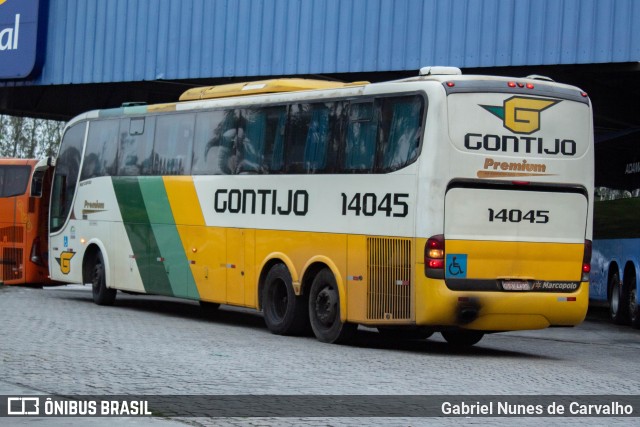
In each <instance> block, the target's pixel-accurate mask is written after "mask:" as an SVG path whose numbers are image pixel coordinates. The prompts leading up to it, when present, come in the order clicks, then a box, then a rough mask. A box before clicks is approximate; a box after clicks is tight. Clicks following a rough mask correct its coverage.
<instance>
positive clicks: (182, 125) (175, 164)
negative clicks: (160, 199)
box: [152, 113, 195, 175]
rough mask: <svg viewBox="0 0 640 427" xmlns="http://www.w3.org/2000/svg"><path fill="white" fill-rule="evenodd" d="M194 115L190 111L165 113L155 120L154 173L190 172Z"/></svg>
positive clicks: (180, 173) (182, 173)
mask: <svg viewBox="0 0 640 427" xmlns="http://www.w3.org/2000/svg"><path fill="white" fill-rule="evenodd" d="M194 122H195V116H194V115H193V114H191V113H180V114H166V115H162V116H159V117H158V118H157V120H156V138H155V144H154V147H153V170H152V173H153V174H154V175H185V174H189V173H191V157H192V156H191V150H192V144H193V130H194Z"/></svg>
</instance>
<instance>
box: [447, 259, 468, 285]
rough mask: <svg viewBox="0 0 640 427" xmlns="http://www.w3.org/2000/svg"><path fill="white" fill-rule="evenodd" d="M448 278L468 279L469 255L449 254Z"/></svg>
mask: <svg viewBox="0 0 640 427" xmlns="http://www.w3.org/2000/svg"><path fill="white" fill-rule="evenodd" d="M446 268H447V271H446V272H445V277H446V278H451V279H462V278H465V277H467V254H447V265H446Z"/></svg>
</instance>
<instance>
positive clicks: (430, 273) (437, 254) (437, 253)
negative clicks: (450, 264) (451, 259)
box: [424, 234, 444, 279]
mask: <svg viewBox="0 0 640 427" xmlns="http://www.w3.org/2000/svg"><path fill="white" fill-rule="evenodd" d="M424 274H425V275H426V276H427V277H430V278H432V279H444V235H442V234H438V235H436V236H431V237H429V239H428V240H427V244H426V245H425V247H424Z"/></svg>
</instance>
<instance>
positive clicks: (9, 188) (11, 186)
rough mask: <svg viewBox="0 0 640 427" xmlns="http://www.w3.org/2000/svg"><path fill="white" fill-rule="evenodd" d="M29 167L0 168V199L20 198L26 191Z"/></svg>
mask: <svg viewBox="0 0 640 427" xmlns="http://www.w3.org/2000/svg"><path fill="white" fill-rule="evenodd" d="M30 173H31V168H30V167H29V166H18V165H16V166H13V165H11V166H4V167H2V168H0V197H14V196H20V195H22V194H24V193H25V192H26V191H27V185H28V184H29V174H30Z"/></svg>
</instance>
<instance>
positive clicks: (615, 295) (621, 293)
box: [609, 273, 629, 325]
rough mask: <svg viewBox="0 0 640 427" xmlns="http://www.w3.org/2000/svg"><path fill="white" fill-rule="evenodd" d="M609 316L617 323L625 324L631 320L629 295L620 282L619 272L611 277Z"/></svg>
mask: <svg viewBox="0 0 640 427" xmlns="http://www.w3.org/2000/svg"><path fill="white" fill-rule="evenodd" d="M609 289H610V292H609V316H610V317H611V321H612V322H613V323H615V324H616V325H623V324H625V323H627V322H628V321H629V295H628V293H627V292H626V290H625V287H624V286H622V283H620V279H619V277H618V273H614V274H612V275H611V278H610V279H609Z"/></svg>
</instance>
